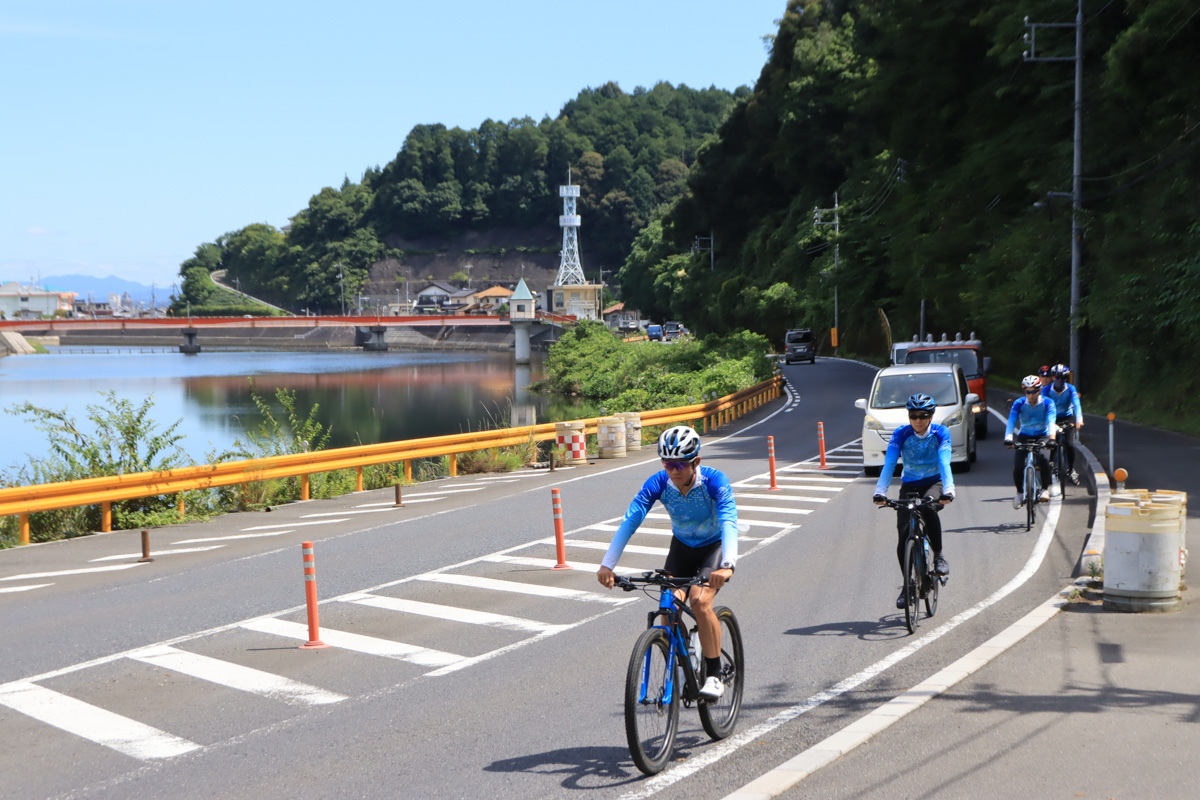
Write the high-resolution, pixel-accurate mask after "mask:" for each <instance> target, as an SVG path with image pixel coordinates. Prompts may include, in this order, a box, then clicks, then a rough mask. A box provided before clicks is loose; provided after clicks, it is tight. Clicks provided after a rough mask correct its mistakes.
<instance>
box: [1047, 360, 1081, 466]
mask: <svg viewBox="0 0 1200 800" xmlns="http://www.w3.org/2000/svg"><path fill="white" fill-rule="evenodd" d="M1050 371H1051V374H1052V375H1053V376H1054V382H1053V383H1051V384H1050V385H1049V386H1043V387H1042V397H1045V398H1046V399H1047V400H1050V401H1051V402H1053V403H1054V417H1055V421H1056V422H1057V423H1058V425H1059V426H1060V428H1059V430H1061V431H1062V436H1061V437H1060V440H1061V446H1062V447H1065V448H1067V471H1068V473H1069V475H1068V479H1069V480H1070V481H1071V483H1072V484H1073V485H1075V486H1078V485H1079V473H1078V472H1076V471H1075V437H1076V436H1078V431H1079V429H1080V428H1082V427H1083V403H1082V402H1080V400H1079V390H1077V389H1076V388H1075V387H1074V386H1072V385H1071V384H1069V383H1067V376H1068V375H1069V374H1070V373H1071V369H1070V368H1069V367H1068V366H1067V365H1066V364H1056V365H1055V366H1053V367H1051V368H1050ZM1064 422H1074V423H1075V427H1074V428H1063V427H1061V426H1062V424H1063V423H1064Z"/></svg>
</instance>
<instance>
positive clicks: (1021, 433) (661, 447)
mask: <svg viewBox="0 0 1200 800" xmlns="http://www.w3.org/2000/svg"><path fill="white" fill-rule="evenodd" d="M1068 377H1070V369H1069V368H1068V367H1067V366H1066V365H1064V364H1058V365H1056V366H1053V367H1051V366H1043V367H1042V368H1041V369H1040V370H1038V374H1033V375H1028V376H1027V377H1025V379H1024V380H1022V381H1021V388H1022V391H1023V396H1022V397H1019V398H1017V400H1015V401H1014V402H1013V404H1012V409H1011V410H1010V411H1009V414H1008V425H1007V426H1006V428H1005V431H1004V444H1005V445H1006V446H1008V447H1013V446H1014V445H1015V443H1016V442H1018V441H1029V440H1033V439H1043V438H1045V439H1049V440H1055V439H1057V438H1058V437H1059V436H1060V435H1061V437H1062V442H1061V444H1062V445H1063V446H1066V447H1068V451H1067V453H1068V459H1069V461H1068V465H1069V475H1068V479H1069V480H1070V481H1071V482H1072V483H1073V484H1076V485H1078V483H1079V476H1078V473H1076V471H1075V447H1074V440H1075V430H1076V429H1078V428H1080V427H1082V426H1083V408H1082V404H1081V402H1080V399H1079V392H1078V391H1077V390H1076V389H1075V387H1074V386H1072V385H1071V384H1070V383H1068V382H1067V378H1068ZM905 407H906V409H907V411H908V421H909V424H907V425H901V426H900V427H898V428H897V429H896V430H895V431H894V432H893V433H892V437H891V440H890V441H889V442H888V448H887V452H886V454H885V456H884V463H883V468H882V469H881V470H880V473H879V481H878V482H877V483H876V485H875V493H874V495H873V497H872V500H873V501H874V502H875V504H876V505H884V503H885V501H886V499H887V494H886V493H887V490H888V487H889V486H890V485H891V482H892V476H893V472H894V471H895V468H896V464H897V462H898V461H899V462H902V463H903V471H902V472H901V483H900V496H901V497H903V496H905V495H907V494H910V493H915V494H918V495H920V496H922V497H932V498H934V500H935V501H936V503H937V504H938V505H942V506H944V505H947V504H949V503H951V502H953V501H954V475H953V473H952V472H951V469H950V454H951V442H950V431H949V430H948V429H947V428H946V427H945V426H943V425H937V424H934V422H933V414H934V411H935V410H936V409H937V402H936V401H935V400H934V399H933V398H932V397H930V396H929V395H927V394H920V393H918V394H914V395H912V396H911V397H909V398H908V401H907V403H905ZM658 456H659V458H660V459H661V461H662V469H661V470H660V471H658V472H656V473H654V474H653V475H651V476H650V477H649V478H648V479H647V480H646V482H645V483H644V484H643V485H642V488H641V490H640V491H639V492H638V493H637V495H636V496H635V497H634V499H633V502H631V503H630V504H629V508H628V510H627V511H626V512H625V516H624V518H623V519H622V521H621V524H620V525H619V526H618V528H617V531H616V533H615V534H614V535H613V539H612V543H611V544H610V545H609V547H608V550H607V552H606V553H605V554H604V559H603V560H602V562H601V565H600V569H599V570H598V571H597V573H596V578H597V580H599V582H600V584H601V585H602V586H604V587H605V588H607V589H611V588H612V587H613V585H614V583H615V581H616V575H615V574H614V572H613V568H614V567H615V566H616V564H617V561H618V560H619V559H620V557H621V553H622V551H623V550H624V549H625V546H626V545H627V544H628V543H629V540H630V539H631V538H632V536H633V534H634V532H635V531H636V530H637V529H638V527H639V526H640V525H641V524H642V522H643V520H645V518H646V515H647V513H649V511H650V508H651V507H652V506H653V505H654V503H655V502H660V503H662V505H663V507H664V508H666V510H667V513H668V515H669V516H670V518H671V532H672V534H673V535H672V537H671V545H670V549H669V550H668V553H667V559H666V563H665V565H664V570H665V571H666V572H667V573H669V574H670V575H673V576H675V577H681V578H686V577H702V578H707V579H708V583H707V585H702V586H693V587H692V588H691V590H690V592H689V597H688V604H689V606H690V607H691V609H692V612H693V613H694V614H695V616H696V627H697V630H698V633H699V639H700V648H701V651H702V654H703V657H704V660H705V662H706V669H705V673H706V674H707V676H708V677H707V678H706V680H705V682H704V684H703V686H702V688H701V690H700V695H701V697H703V698H704V699H706V700H710V701H711V700H716V699H718V698H720V697H721V695H722V694H723V692H724V686H723V685H722V683H721V679H720V678H719V677H718V673H719V671H720V655H721V650H720V647H721V644H720V637H721V632H720V625H719V623H718V621H717V617H716V614H715V613H714V611H713V600H714V598H715V597H716V595H717V592H718V591H720V589H721V587H722V586H724V584H725V583H726V581H728V580H729V579H730V578H732V577H733V574H734V571H735V568H736V565H737V557H738V521H737V505H736V503H735V502H734V498H733V489H732V487H731V486H730V483H729V478H728V477H726V476H725V474H724V473H722V472H721V471H720V470H717V469H714V468H713V467H708V466H701V465H700V436H699V434H697V433H696V431H695V430H693V429H692V428H690V427H688V426H686V425H677V426H675V427H672V428H668V429H667V430H665V431H663V433H662V435H660V436H659V437H658ZM1037 464H1038V469H1039V471H1040V472H1041V478H1042V485H1043V486H1049V485H1050V463H1049V461H1048V460H1047V459H1046V457H1045V455H1043V454H1042V453H1041V452H1040V451H1039V452H1038V455H1037ZM1023 467H1024V463H1023V460H1022V458H1021V454H1020V452H1019V451H1018V452H1017V453H1016V454H1015V458H1014V465H1013V483H1014V485H1015V486H1016V488H1017V496H1016V497H1015V498H1014V499H1013V507H1014V508H1020V506H1021V503H1022V501H1023V497H1022V494H1021V488H1022V486H1021V482H1022V472H1023ZM1049 499H1050V494H1049V492H1048V491H1043V492H1042V494H1041V497H1040V498H1039V500H1040V501H1041V502H1046V501H1048V500H1049ZM909 513H910V512H909V511H908V510H907V509H901V510H900V511H899V513H898V514H897V521H896V522H897V525H896V529H897V533H898V535H899V538H898V540H897V547H896V557H897V560H898V561H899V562H900V566H901V569H902V570H903V567H904V564H903V559H904V543H905V538H906V536H907V532H908V526H909V518H908V514H909ZM911 513H919V514H921V515H922V516H923V518H924V521H925V531H926V533H927V535H928V537H929V544H930V547H931V549H932V550H933V555H934V573H935V574H937V575H939V576H941V577H943V578H944V577H947V576H949V574H950V565H949V564H948V563H947V561H946V559H945V557H944V556H943V555H942V528H941V523H940V522H939V521H938V515H937V514H936V513H934V510H933V509H929V508H924V509H918V510H917V511H915V512H911ZM904 606H905V594H904V589H903V588H901V591H900V596H899V597H898V598H897V599H896V607H897V608H904Z"/></svg>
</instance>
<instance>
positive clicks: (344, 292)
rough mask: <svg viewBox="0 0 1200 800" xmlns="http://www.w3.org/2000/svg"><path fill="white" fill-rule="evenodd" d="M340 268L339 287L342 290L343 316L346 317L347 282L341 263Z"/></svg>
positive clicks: (338, 266)
mask: <svg viewBox="0 0 1200 800" xmlns="http://www.w3.org/2000/svg"><path fill="white" fill-rule="evenodd" d="M337 268H338V286H340V287H341V289H342V316H343V317H344V316H346V281H345V280H344V278H343V276H342V265H341V264H340V263H339V264H338V265H337Z"/></svg>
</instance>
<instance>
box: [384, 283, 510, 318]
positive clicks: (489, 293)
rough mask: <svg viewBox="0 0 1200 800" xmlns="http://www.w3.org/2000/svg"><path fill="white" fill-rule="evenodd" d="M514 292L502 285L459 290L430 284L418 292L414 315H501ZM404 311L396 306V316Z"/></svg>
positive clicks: (445, 285)
mask: <svg viewBox="0 0 1200 800" xmlns="http://www.w3.org/2000/svg"><path fill="white" fill-rule="evenodd" d="M512 293H513V290H512V289H509V288H507V287H504V286H489V287H487V288H486V289H460V288H457V287H455V286H453V285H451V284H449V283H446V282H444V281H430V282H429V283H427V284H425V286H424V287H423V288H422V289H421V290H420V291H418V292H417V296H416V300H415V301H414V302H413V304H412V309H411V312H410V313H413V314H489V315H494V314H498V313H500V309H501V308H503V307H504V306H505V305H507V304H508V298H509V297H511V296H512ZM403 311H404V309H402V308H401V307H399V306H397V307H396V313H398V314H399V313H402V312H403Z"/></svg>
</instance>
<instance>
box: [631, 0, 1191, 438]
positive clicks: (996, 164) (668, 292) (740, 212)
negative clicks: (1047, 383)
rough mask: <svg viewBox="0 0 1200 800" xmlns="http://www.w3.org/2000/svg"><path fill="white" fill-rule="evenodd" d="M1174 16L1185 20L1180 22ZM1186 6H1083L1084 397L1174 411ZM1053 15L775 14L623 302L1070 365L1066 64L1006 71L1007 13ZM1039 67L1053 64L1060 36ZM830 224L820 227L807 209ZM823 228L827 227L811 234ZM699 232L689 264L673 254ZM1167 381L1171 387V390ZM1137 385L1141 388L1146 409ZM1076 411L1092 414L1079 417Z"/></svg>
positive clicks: (1052, 16)
mask: <svg viewBox="0 0 1200 800" xmlns="http://www.w3.org/2000/svg"><path fill="white" fill-rule="evenodd" d="M1189 5H1192V7H1191V8H1189ZM1194 11H1195V9H1194V5H1193V4H1189V3H1187V2H1184V0H1129V1H1128V2H1115V3H1101V2H1099V0H1097V2H1090V1H1089V2H1086V3H1085V5H1084V12H1085V26H1084V48H1085V54H1084V55H1085V61H1084V64H1085V67H1084V69H1085V86H1084V111H1085V119H1084V147H1083V154H1084V167H1083V171H1084V172H1083V174H1084V186H1085V190H1084V210H1083V212H1082V215H1081V217H1080V219H1081V223H1082V224H1083V227H1084V241H1083V270H1082V273H1083V274H1082V281H1081V285H1082V288H1083V303H1082V309H1081V311H1082V314H1081V335H1082V341H1083V349H1084V360H1083V363H1082V364H1078V365H1075V366H1076V367H1077V368H1078V369H1079V371H1080V374H1081V376H1082V381H1083V384H1084V385H1083V387H1082V388H1083V389H1084V392H1085V396H1087V397H1088V398H1089V399H1091V400H1093V401H1101V400H1102V401H1103V402H1110V401H1113V402H1115V401H1117V400H1121V399H1126V400H1127V399H1128V398H1130V397H1131V396H1132V395H1133V393H1135V392H1136V393H1138V397H1139V401H1138V404H1137V405H1138V406H1139V407H1140V408H1141V410H1142V411H1143V412H1145V411H1146V410H1147V409H1151V408H1152V407H1153V406H1155V405H1157V411H1158V413H1160V414H1161V415H1162V418H1164V419H1165V418H1166V417H1168V416H1170V415H1173V414H1178V413H1179V412H1181V411H1184V410H1186V409H1195V408H1196V405H1197V403H1198V401H1197V400H1196V398H1197V397H1200V394H1198V391H1200V375H1198V374H1197V371H1196V370H1195V369H1184V370H1182V371H1181V370H1180V367H1181V365H1183V364H1189V363H1192V362H1194V360H1195V359H1194V356H1193V355H1192V353H1191V350H1192V348H1190V347H1188V346H1187V344H1186V343H1187V342H1188V341H1190V340H1191V336H1192V335H1194V334H1195V333H1197V332H1200V331H1198V330H1197V318H1198V316H1200V314H1198V312H1197V311H1196V310H1195V309H1196V305H1195V303H1196V300H1197V290H1196V289H1195V288H1194V285H1195V284H1194V279H1195V277H1196V274H1197V272H1196V271H1197V253H1198V252H1200V248H1198V247H1197V245H1198V244H1200V239H1198V236H1197V228H1196V225H1195V220H1196V219H1197V217H1198V216H1200V214H1198V212H1200V193H1198V190H1197V182H1196V180H1195V176H1196V175H1197V174H1200V172H1198V170H1197V158H1196V154H1197V152H1200V148H1198V147H1196V145H1197V144H1198V143H1200V130H1197V127H1198V125H1197V120H1198V119H1200V72H1197V71H1196V70H1195V69H1194V68H1192V66H1191V64H1192V59H1193V56H1192V55H1191V54H1192V53H1193V52H1194V50H1195V47H1196V45H1197V44H1198V43H1200V16H1197V15H1196V14H1195V13H1194ZM1026 15H1028V16H1029V17H1030V19H1032V20H1036V21H1042V22H1072V21H1073V20H1074V17H1075V3H1073V2H1070V0H1022V2H1014V1H1013V0H1001V1H1000V2H996V3H988V4H983V5H980V4H978V3H971V2H966V0H949V1H948V2H943V3H937V4H932V5H931V4H929V3H922V2H918V1H917V0H886V1H885V0H862V2H854V3H851V2H848V0H840V1H839V0H827V1H826V2H818V1H817V0H791V2H790V3H789V4H788V10H787V12H786V13H785V15H784V17H783V19H782V20H781V21H780V27H779V30H778V32H777V34H776V35H775V37H774V39H773V41H772V44H771V51H770V55H769V57H768V61H767V64H766V66H765V67H764V69H763V71H762V74H761V76H760V78H759V81H758V83H757V85H756V86H755V88H754V90H753V91H752V92H751V93H750V94H749V96H747V97H745V98H743V99H742V101H741V102H739V103H738V105H737V106H736V108H735V109H734V110H733V111H732V112H731V114H730V116H729V118H728V119H727V120H726V121H725V122H724V123H723V125H722V127H721V130H720V132H719V135H718V137H717V138H716V139H715V140H713V141H711V142H709V143H708V144H706V145H705V146H704V147H703V148H701V150H700V152H699V153H698V156H697V160H696V163H695V164H694V165H693V167H692V169H691V173H690V175H689V177H688V186H689V189H690V191H689V193H688V194H686V195H684V196H683V197H681V198H680V199H679V200H677V201H676V202H675V203H674V204H673V205H672V206H671V207H670V208H669V210H667V212H666V213H665V215H664V216H663V218H662V220H661V222H660V223H657V224H653V225H650V226H647V227H646V228H645V229H644V230H643V231H642V232H641V234H640V235H639V238H638V240H637V241H635V242H634V244H633V246H632V248H631V250H630V254H629V256H628V258H627V260H626V262H625V266H624V268H623V270H622V272H621V275H620V279H621V284H622V288H623V291H624V298H623V299H625V300H626V301H627V302H629V303H631V304H632V305H635V306H637V307H639V308H641V309H642V310H643V312H647V313H649V314H650V315H651V316H654V317H658V318H665V317H681V318H683V319H685V320H686V321H688V322H689V323H691V325H692V327H693V328H694V329H696V330H698V331H717V332H721V331H726V330H735V329H738V328H741V327H749V328H751V329H753V330H759V331H762V332H764V333H767V334H768V335H770V336H771V337H772V338H776V336H777V330H778V329H779V328H781V327H788V326H789V325H798V324H808V325H812V326H814V327H819V328H824V329H828V328H829V327H831V326H832V324H833V291H834V287H835V286H836V287H837V290H838V300H839V306H840V308H839V317H840V319H839V322H840V328H841V330H840V333H841V344H842V345H843V347H849V349H851V350H852V351H856V352H859V353H864V354H868V353H873V354H876V355H882V354H883V353H884V352H885V351H884V348H883V338H884V334H883V327H882V325H881V323H880V320H879V313H878V312H879V310H880V309H882V310H883V311H884V312H885V313H886V314H887V316H888V318H889V320H890V323H891V327H892V330H893V332H894V333H895V335H896V336H898V337H905V338H907V337H908V336H910V335H912V334H914V333H917V331H918V326H919V321H920V314H921V308H922V301H924V309H925V315H926V324H927V330H929V331H933V332H938V333H940V332H941V331H949V332H950V333H951V334H953V332H954V331H962V332H963V334H964V335H965V334H967V333H968V332H969V331H971V330H974V331H976V332H977V333H978V334H979V335H980V336H982V337H983V338H984V339H985V341H986V343H987V346H988V350H989V351H990V353H991V354H993V355H994V356H996V367H997V370H998V371H999V372H1001V373H1002V374H1007V375H1009V376H1015V377H1019V376H1020V375H1022V374H1025V373H1027V372H1029V371H1030V370H1031V369H1032V368H1033V367H1035V366H1036V365H1038V364H1041V363H1045V362H1055V361H1065V360H1067V358H1068V352H1067V349H1068V348H1067V345H1068V337H1069V327H1068V305H1069V290H1070V236H1069V234H1070V224H1071V220H1070V204H1069V201H1067V202H1062V201H1061V200H1060V199H1059V198H1050V202H1048V203H1047V202H1043V203H1042V204H1041V205H1042V206H1043V207H1041V208H1035V207H1034V203H1035V201H1046V200H1047V199H1048V198H1047V193H1048V192H1058V193H1061V192H1066V191H1069V190H1070V188H1071V167H1072V102H1073V100H1072V98H1073V77H1074V71H1073V68H1072V65H1071V64H1070V63H1069V62H1067V63H1032V62H1025V61H1024V60H1023V58H1022V50H1023V49H1024V48H1025V47H1026V45H1024V43H1023V42H1022V34H1023V33H1024V32H1025V30H1026V29H1025V27H1024V24H1023V18H1024V17H1025V16H1026ZM1055 32H1056V31H1054V30H1046V29H1043V31H1042V32H1041V33H1039V38H1038V50H1039V54H1040V55H1068V56H1069V55H1072V54H1073V50H1074V41H1073V38H1074V32H1073V30H1072V29H1070V28H1064V29H1058V32H1059V33H1061V38H1060V40H1058V41H1056V40H1055V38H1054V36H1053V34H1054V33H1055ZM835 193H837V195H838V199H839V206H840V208H839V211H840V222H841V224H840V236H839V237H838V245H839V246H838V247H837V248H836V250H837V252H838V258H837V269H836V271H835V269H834V252H835V248H834V247H832V246H830V244H831V242H832V240H833V238H834V237H833V229H832V226H817V225H814V224H813V209H814V208H817V207H820V208H829V207H831V206H832V205H833V198H834V194H835ZM827 218H831V217H828V216H827ZM710 231H711V232H712V234H713V236H714V238H715V241H716V248H717V249H716V263H715V269H714V270H710V267H709V259H708V254H707V253H700V254H695V255H692V254H690V248H691V245H692V242H693V240H694V237H695V236H697V235H701V236H706V235H708V234H709V232H710ZM1181 372H1182V373H1183V374H1182V375H1181ZM1147 382H1151V383H1153V384H1154V385H1156V386H1157V387H1158V388H1156V390H1155V391H1154V392H1151V393H1145V392H1144V391H1143V387H1144V386H1146V385H1147ZM1094 407H1095V406H1094V405H1093V408H1094Z"/></svg>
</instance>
